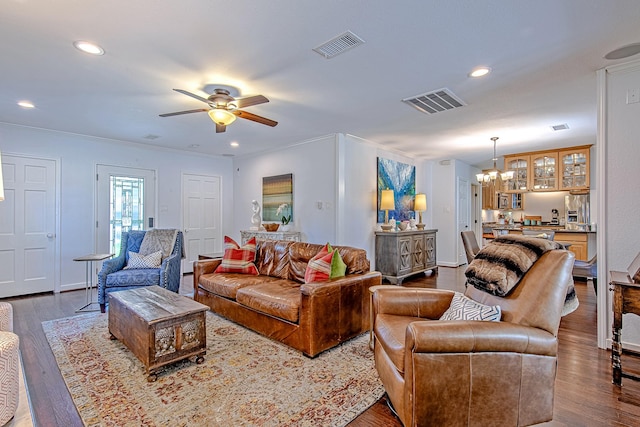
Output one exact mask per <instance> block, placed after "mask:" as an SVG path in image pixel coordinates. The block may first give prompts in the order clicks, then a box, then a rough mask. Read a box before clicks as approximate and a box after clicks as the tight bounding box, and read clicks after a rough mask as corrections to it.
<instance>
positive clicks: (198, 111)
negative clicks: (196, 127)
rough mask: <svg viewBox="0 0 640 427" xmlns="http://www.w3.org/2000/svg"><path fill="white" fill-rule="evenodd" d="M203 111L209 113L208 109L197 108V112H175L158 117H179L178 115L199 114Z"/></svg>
mask: <svg viewBox="0 0 640 427" xmlns="http://www.w3.org/2000/svg"><path fill="white" fill-rule="evenodd" d="M203 111H209V109H208V108H198V109H197V110H187V111H177V112H175V113H165V114H160V117H170V116H179V115H180V114H191V113H201V112H203Z"/></svg>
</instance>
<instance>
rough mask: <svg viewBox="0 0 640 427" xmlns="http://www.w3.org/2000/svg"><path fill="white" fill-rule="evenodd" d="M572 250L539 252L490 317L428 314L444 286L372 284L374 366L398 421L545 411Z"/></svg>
mask: <svg viewBox="0 0 640 427" xmlns="http://www.w3.org/2000/svg"><path fill="white" fill-rule="evenodd" d="M574 258H575V257H574V255H573V254H572V253H571V252H569V251H565V250H551V251H548V252H546V253H544V254H543V255H542V256H541V257H540V258H539V259H538V260H537V262H535V263H534V264H533V265H532V266H531V268H530V269H529V270H528V271H527V273H526V274H525V275H524V276H523V278H522V279H521V281H520V282H519V283H518V285H517V286H516V287H515V288H514V289H513V290H512V292H511V293H510V294H508V295H507V296H505V297H497V296H493V295H491V294H489V293H486V292H484V291H481V290H478V289H476V288H474V287H472V286H469V287H467V289H466V291H465V295H466V296H468V297H469V298H471V299H473V300H475V301H477V302H480V303H482V304H486V305H500V307H501V308H502V319H501V321H499V322H483V321H464V320H456V321H434V320H436V319H439V318H440V317H441V316H442V314H443V313H444V312H445V311H446V310H447V308H448V307H449V304H450V302H451V299H452V296H453V293H452V292H450V291H446V290H438V289H408V288H401V289H392V290H385V289H381V290H378V291H376V292H375V293H374V295H373V310H374V315H375V325H374V339H375V345H374V351H375V364H376V368H377V370H378V374H379V376H380V379H381V380H382V383H383V384H384V387H385V389H386V391H387V394H388V396H389V398H390V400H391V403H392V404H393V406H394V408H395V410H396V411H397V414H398V416H399V418H400V420H401V421H402V423H403V424H404V425H405V426H445V425H446V426H460V425H474V426H521V425H531V424H535V423H540V422H544V421H548V420H551V419H552V417H553V398H554V382H555V377H556V358H557V350H558V340H557V333H558V327H559V324H560V317H561V312H562V308H563V305H564V301H565V297H566V294H567V289H568V287H569V286H570V284H572V283H573V282H572V276H571V274H572V266H573V261H574Z"/></svg>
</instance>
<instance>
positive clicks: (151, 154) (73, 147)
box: [0, 123, 233, 291]
mask: <svg viewBox="0 0 640 427" xmlns="http://www.w3.org/2000/svg"><path fill="white" fill-rule="evenodd" d="M0 150H1V151H2V152H3V153H6V154H14V155H25V156H30V157H39V158H46V159H54V160H57V161H58V168H59V177H60V181H61V182H60V183H59V188H60V194H59V206H60V218H59V224H60V225H59V230H57V239H58V240H59V242H58V243H59V248H60V251H59V253H58V254H56V258H57V260H58V262H59V269H58V271H59V277H57V278H56V284H55V290H56V291H60V290H67V289H74V288H83V287H84V281H85V265H84V264H83V263H78V262H73V258H75V257H78V256H80V255H84V254H87V253H92V252H94V251H95V225H94V224H95V217H94V209H95V208H94V200H95V197H94V195H95V185H96V184H95V182H96V180H95V175H96V164H98V163H100V164H108V165H115V166H124V167H136V168H144V169H153V170H155V171H156V176H157V181H158V182H157V195H156V227H157V228H171V227H176V228H181V226H182V209H181V206H182V195H181V186H182V182H181V179H182V173H193V174H202V175H217V176H221V177H222V195H223V196H222V197H223V200H222V205H223V207H224V210H223V229H224V230H231V229H232V226H233V219H232V215H233V210H232V200H233V173H232V162H231V159H228V158H225V157H212V156H205V155H202V154H197V155H196V154H192V153H189V152H183V151H176V150H167V149H160V148H154V147H151V146H147V145H144V144H133V143H127V142H121V141H114V140H108V139H102V138H93V137H87V136H82V135H74V134H67V133H62V132H53V131H47V130H42V129H34V128H27V127H22V126H15V125H7V124H2V123H0Z"/></svg>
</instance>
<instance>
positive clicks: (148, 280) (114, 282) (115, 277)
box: [106, 268, 160, 288]
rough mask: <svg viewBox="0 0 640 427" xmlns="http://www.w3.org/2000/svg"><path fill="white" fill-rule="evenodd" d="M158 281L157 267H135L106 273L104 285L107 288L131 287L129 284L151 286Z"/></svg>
mask: <svg viewBox="0 0 640 427" xmlns="http://www.w3.org/2000/svg"><path fill="white" fill-rule="evenodd" d="M158 283H160V269H159V268H136V269H129V270H118V271H116V272H114V273H111V274H109V275H107V279H106V285H107V287H108V288H114V287H131V286H152V285H157V284H158Z"/></svg>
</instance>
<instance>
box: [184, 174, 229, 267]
mask: <svg viewBox="0 0 640 427" xmlns="http://www.w3.org/2000/svg"><path fill="white" fill-rule="evenodd" d="M220 194H221V179H220V177H219V176H208V175H194V174H186V173H185V174H183V175H182V209H183V213H182V223H183V232H184V247H185V256H186V258H185V259H183V260H182V273H183V274H187V273H192V272H193V261H195V260H197V259H198V255H199V254H220V256H222V214H221V211H222V203H221V201H220Z"/></svg>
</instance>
